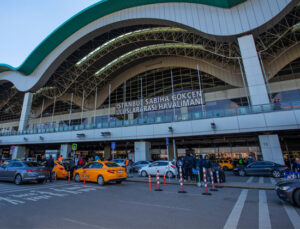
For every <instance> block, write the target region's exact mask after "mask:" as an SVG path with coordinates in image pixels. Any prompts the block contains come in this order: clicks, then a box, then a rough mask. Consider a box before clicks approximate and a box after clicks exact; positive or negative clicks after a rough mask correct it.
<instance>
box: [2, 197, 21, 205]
mask: <svg viewBox="0 0 300 229" xmlns="http://www.w3.org/2000/svg"><path fill="white" fill-rule="evenodd" d="M0 200H4V201H6V202H8V203H10V204H13V205H18V204H24V203H25V202H24V201H20V200H14V199H11V198H8V197H6V198H5V197H0Z"/></svg>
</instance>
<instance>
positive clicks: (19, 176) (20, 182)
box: [15, 174, 22, 185]
mask: <svg viewBox="0 0 300 229" xmlns="http://www.w3.org/2000/svg"><path fill="white" fill-rule="evenodd" d="M15 184H17V185H19V184H22V177H21V175H20V174H18V175H17V176H16V177H15Z"/></svg>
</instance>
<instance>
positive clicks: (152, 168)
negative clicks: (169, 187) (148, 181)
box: [139, 161, 177, 178]
mask: <svg viewBox="0 0 300 229" xmlns="http://www.w3.org/2000/svg"><path fill="white" fill-rule="evenodd" d="M157 170H158V171H159V175H160V176H164V174H166V177H168V178H171V177H174V176H176V175H177V170H176V166H175V164H174V162H171V161H155V162H153V163H152V164H150V165H147V166H145V167H143V168H141V169H140V170H139V175H140V176H142V177H147V176H148V174H150V175H151V176H155V175H156V173H157Z"/></svg>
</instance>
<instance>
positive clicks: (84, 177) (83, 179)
mask: <svg viewBox="0 0 300 229" xmlns="http://www.w3.org/2000/svg"><path fill="white" fill-rule="evenodd" d="M85 177H86V175H85V174H84V175H83V185H85Z"/></svg>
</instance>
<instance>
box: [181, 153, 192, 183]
mask: <svg viewBox="0 0 300 229" xmlns="http://www.w3.org/2000/svg"><path fill="white" fill-rule="evenodd" d="M183 168H184V175H185V180H187V181H191V180H192V173H193V158H192V157H191V156H190V154H189V153H187V154H186V156H185V157H184V158H183Z"/></svg>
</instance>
